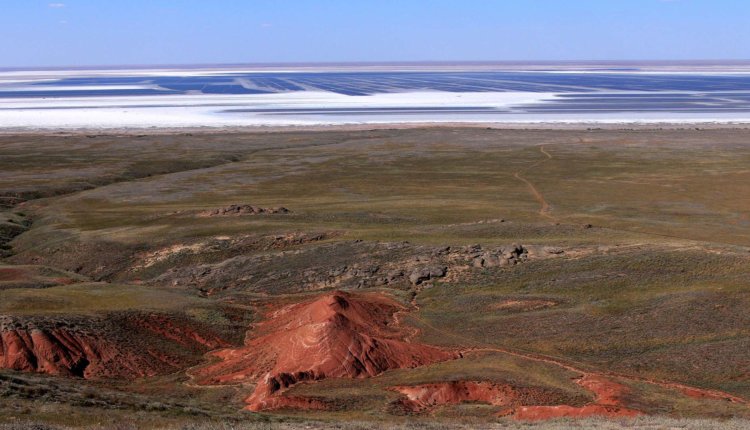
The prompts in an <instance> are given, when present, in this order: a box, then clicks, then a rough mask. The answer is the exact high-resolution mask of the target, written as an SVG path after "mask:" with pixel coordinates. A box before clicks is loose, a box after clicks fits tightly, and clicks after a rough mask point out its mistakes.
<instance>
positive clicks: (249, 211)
mask: <svg viewBox="0 0 750 430" xmlns="http://www.w3.org/2000/svg"><path fill="white" fill-rule="evenodd" d="M289 212H291V211H290V210H289V209H287V208H285V207H283V206H278V207H272V208H262V207H260V206H254V205H229V206H226V207H223V208H218V209H213V210H210V211H206V212H201V215H203V216H227V215H261V214H266V215H268V214H286V213H289Z"/></svg>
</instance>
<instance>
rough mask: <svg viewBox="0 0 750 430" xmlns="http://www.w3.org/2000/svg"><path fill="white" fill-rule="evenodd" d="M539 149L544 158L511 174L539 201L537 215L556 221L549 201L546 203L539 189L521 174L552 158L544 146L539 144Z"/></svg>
mask: <svg viewBox="0 0 750 430" xmlns="http://www.w3.org/2000/svg"><path fill="white" fill-rule="evenodd" d="M539 151H540V152H541V153H542V154H544V156H545V157H546V158H545V159H542V160H539V161H537V162H534V163H533V164H531V165H530V166H528V167H526V168H525V169H522V170H519V171H517V172H515V173H514V174H513V177H514V178H516V179H518V180H519V181H521V182H523V183H524V184H526V186H527V187H528V188H529V191H530V192H531V194H532V195H533V196H534V199H536V201H538V202H539V204H540V205H541V207H540V208H539V215H541V216H543V217H545V218H547V219H550V220H552V221H556V219H555V217H554V216H552V215H551V212H552V208H551V207H550V205H549V203H547V200H546V199H545V198H544V195H543V194H542V193H541V192H540V191H539V189H537V187H536V186H535V185H534V184H533V183H532V182H531V181H529V180H528V179H526V178H524V177H523V175H524V174H525V173H526V172H528V171H529V170H531V169H533V168H535V167H538V166H539V165H541V164H543V163H546V162H548V161H549V160H551V159H552V158H553V157H552V155H551V154H550V153H549V152H547V150H546V149H544V146H540V147H539Z"/></svg>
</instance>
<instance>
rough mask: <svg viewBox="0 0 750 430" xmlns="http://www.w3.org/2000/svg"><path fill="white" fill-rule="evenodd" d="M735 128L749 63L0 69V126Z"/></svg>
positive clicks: (749, 118)
mask: <svg viewBox="0 0 750 430" xmlns="http://www.w3.org/2000/svg"><path fill="white" fill-rule="evenodd" d="M440 122H450V123H456V122H466V123H511V124H512V123H518V124H523V123H746V122H750V64H732V65H728V64H727V65H721V64H713V65H689V64H677V65H664V64H662V65H657V66H654V65H632V64H630V65H627V66H624V65H613V64H607V65H593V64H578V65H571V64H565V65H551V64H545V65H531V64H528V65H507V64H506V65H503V64H497V65H483V66H482V67H477V66H476V65H468V64H467V65H460V64H459V65H452V66H450V67H446V66H445V65H443V66H435V65H411V66H409V67H405V66H397V65H392V66H336V67H323V66H318V67H313V66H306V67H305V66H298V67H285V68H268V67H213V68H184V69H130V70H128V69H108V70H50V71H42V70H37V71H17V70H16V71H4V72H0V129H5V130H15V129H27V130H28V129H86V128H153V127H165V128H172V127H242V126H285V125H339V124H341V125H343V124H378V123H440Z"/></svg>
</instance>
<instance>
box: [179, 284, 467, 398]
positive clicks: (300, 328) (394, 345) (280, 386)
mask: <svg viewBox="0 0 750 430" xmlns="http://www.w3.org/2000/svg"><path fill="white" fill-rule="evenodd" d="M404 310H405V308H404V307H403V306H402V305H400V304H398V303H397V302H395V301H394V300H392V299H390V298H387V297H385V296H383V295H380V294H353V293H344V292H334V293H331V294H326V295H323V296H319V297H317V298H316V299H314V300H312V301H307V302H303V303H299V304H295V305H290V306H287V307H284V308H281V309H279V310H277V311H275V312H273V313H271V314H270V315H269V316H268V318H267V319H266V320H265V321H264V322H262V323H260V324H258V325H257V326H256V327H255V329H254V330H253V334H254V337H252V338H249V339H247V340H246V341H245V345H244V346H242V347H239V348H229V349H223V350H219V351H215V352H213V353H211V355H213V356H214V357H216V358H219V359H220V361H219V362H217V363H214V364H210V365H207V366H204V367H202V368H198V369H195V370H194V371H193V372H192V376H193V377H194V378H195V379H196V381H197V382H198V383H200V384H233V383H245V382H256V383H257V385H256V388H255V391H254V392H253V393H252V395H251V396H250V397H248V398H247V399H246V400H245V401H246V403H247V409H249V410H253V411H257V410H267V409H277V408H280V407H287V406H292V407H307V408H320V407H323V405H321V404H319V403H317V402H315V401H314V400H311V399H302V398H292V397H285V396H282V395H281V393H282V391H283V390H284V389H285V388H287V387H289V386H291V385H294V384H296V383H298V382H302V381H314V380H321V379H324V378H366V377H371V376H375V375H378V374H380V373H382V372H384V371H386V370H389V369H399V368H413V367H417V366H423V365H426V364H430V363H435V362H438V361H444V360H449V359H453V358H456V357H458V354H457V353H454V352H448V351H444V350H441V349H438V348H435V347H431V346H427V345H422V344H418V343H412V342H409V341H408V340H407V337H408V333H407V330H406V329H404V328H402V327H400V326H399V324H398V323H397V319H396V318H395V317H394V314H396V313H397V312H400V311H404Z"/></svg>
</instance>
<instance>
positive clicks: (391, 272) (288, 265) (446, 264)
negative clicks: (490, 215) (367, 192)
mask: <svg viewBox="0 0 750 430" xmlns="http://www.w3.org/2000/svg"><path fill="white" fill-rule="evenodd" d="M306 245H308V246H301V247H298V248H294V249H283V250H281V251H279V252H275V253H264V254H262V255H258V254H256V255H247V254H244V255H237V256H234V257H231V258H227V259H225V260H223V261H219V262H213V263H204V264H195V265H185V266H182V267H175V268H172V269H168V270H167V271H165V272H163V273H161V274H160V275H158V276H156V277H154V278H152V280H150V281H148V282H151V283H154V284H158V285H165V286H170V287H180V286H184V287H187V288H197V289H199V290H200V291H201V293H203V294H205V295H213V294H217V293H220V292H222V291H225V290H233V289H236V288H239V289H243V290H250V291H256V292H273V293H274V294H278V293H282V292H283V293H289V292H300V291H317V290H324V289H329V290H330V289H362V288H372V287H383V286H388V287H392V288H401V289H408V288H411V287H413V286H415V285H428V284H431V283H434V282H435V281H440V280H443V281H446V282H452V281H456V280H465V275H466V273H467V272H471V271H477V270H479V269H486V270H506V268H508V269H509V268H511V267H513V266H514V265H517V264H521V263H524V262H527V261H532V260H535V259H544V258H553V257H560V256H562V255H563V254H564V253H563V251H561V250H558V249H554V248H548V247H543V246H523V245H510V246H503V247H495V248H483V247H482V246H480V245H474V246H462V247H427V246H419V245H414V244H411V243H408V242H366V241H338V242H325V243H320V242H319V243H310V244H306ZM175 249H176V251H175V252H178V253H179V254H180V255H187V254H192V253H194V252H200V253H201V255H202V254H203V252H204V251H194V250H192V248H190V249H187V248H185V247H182V248H175ZM163 254H164V255H155V257H156V258H158V259H160V260H162V261H164V260H166V258H167V257H166V255H167V254H168V252H164V253H163ZM156 258H154V257H148V259H149V261H150V262H149V263H148V264H153V263H152V262H153V261H156ZM170 258H171V257H170ZM175 258H176V257H175ZM502 266H506V267H502Z"/></svg>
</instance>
